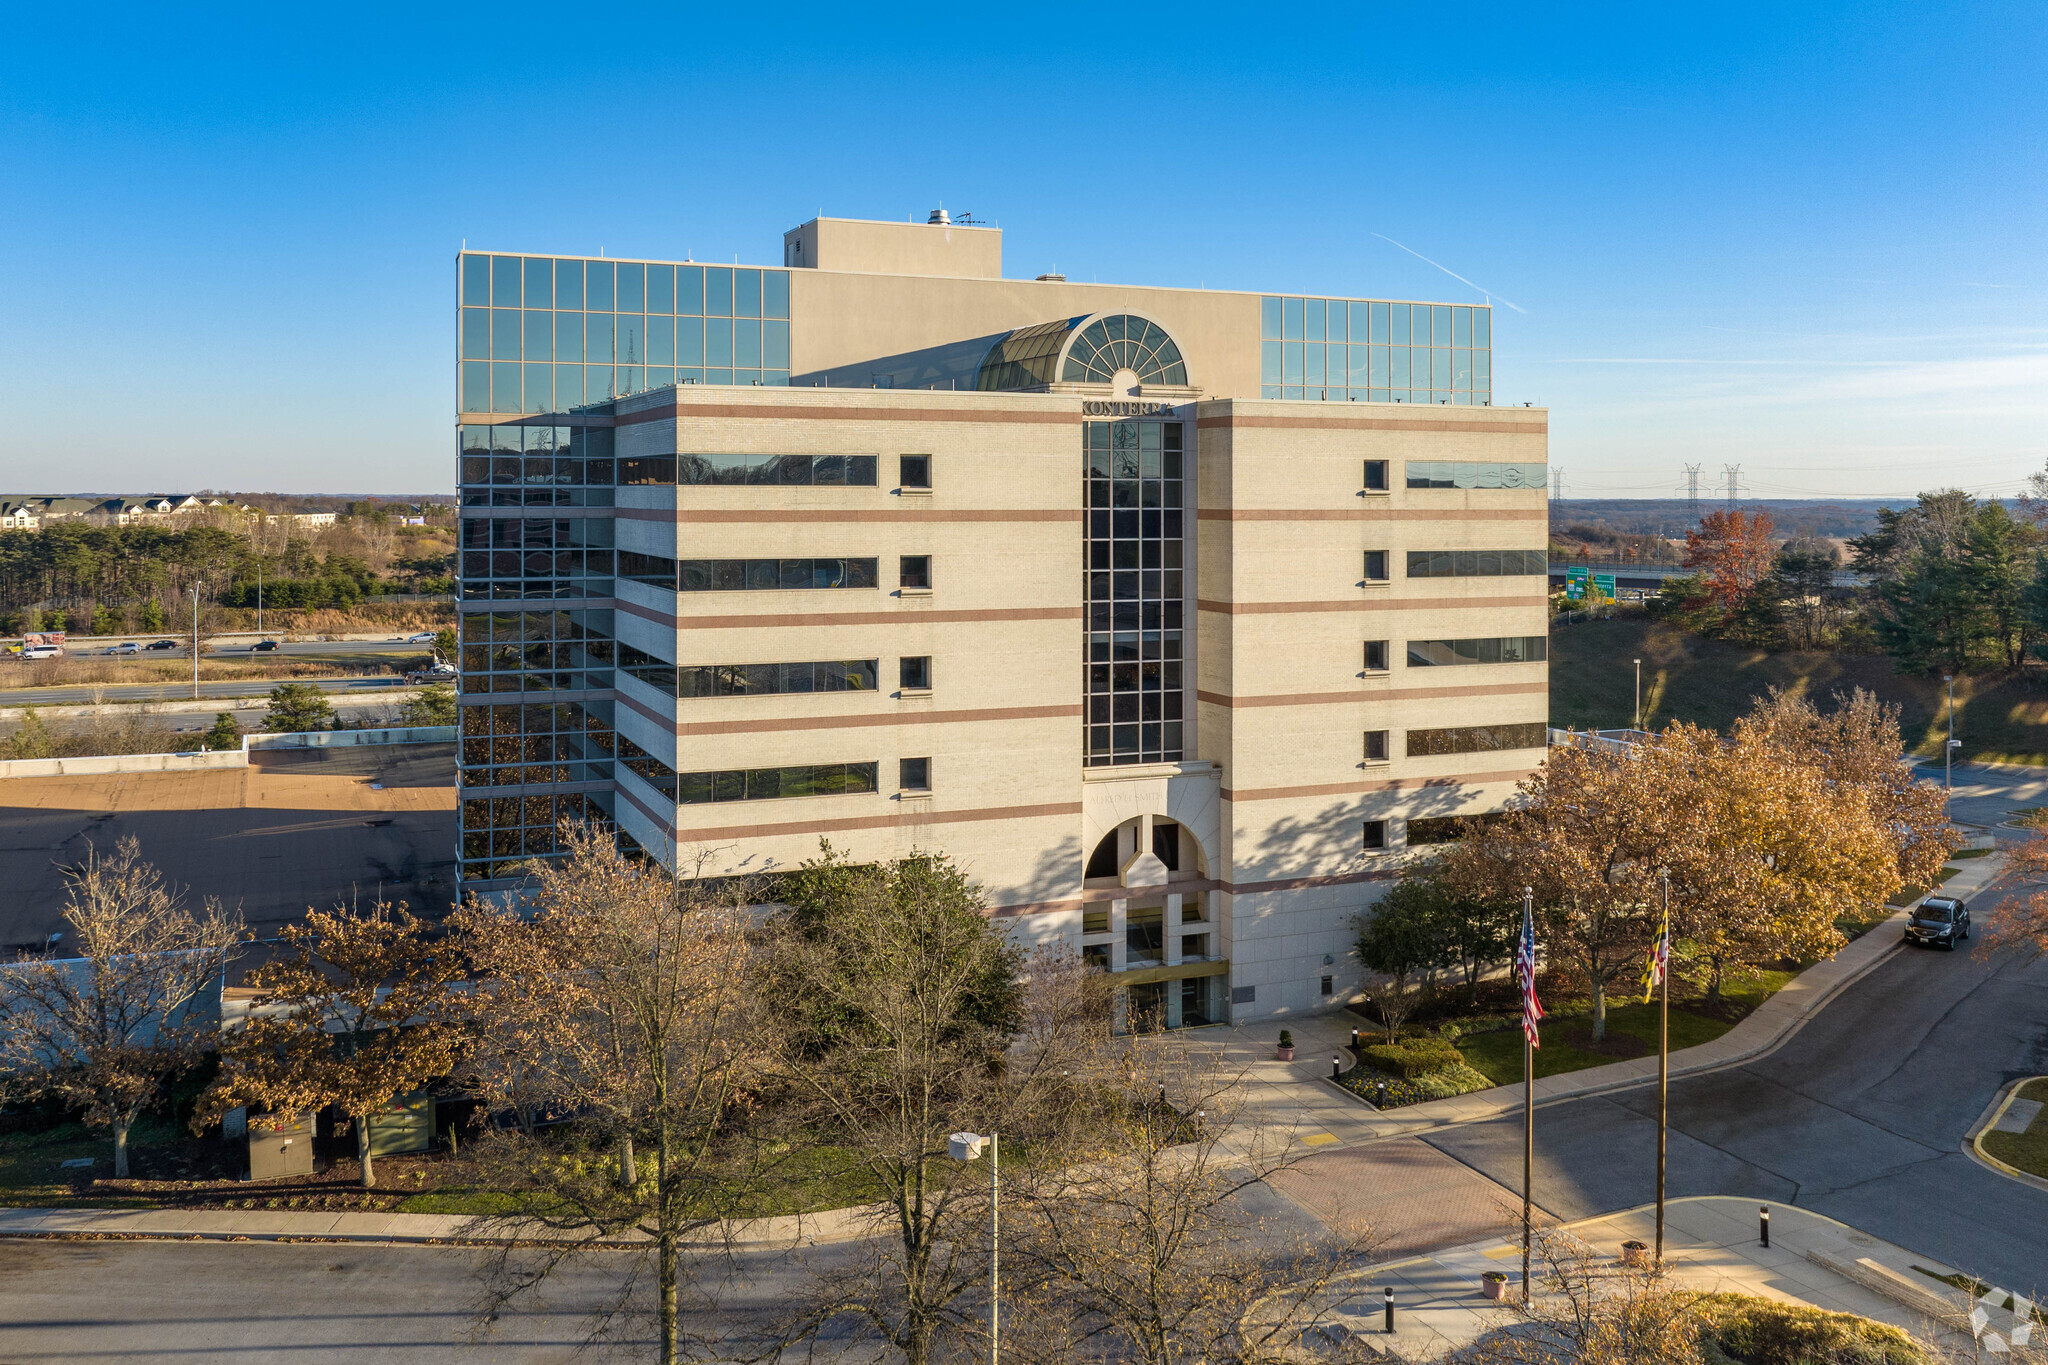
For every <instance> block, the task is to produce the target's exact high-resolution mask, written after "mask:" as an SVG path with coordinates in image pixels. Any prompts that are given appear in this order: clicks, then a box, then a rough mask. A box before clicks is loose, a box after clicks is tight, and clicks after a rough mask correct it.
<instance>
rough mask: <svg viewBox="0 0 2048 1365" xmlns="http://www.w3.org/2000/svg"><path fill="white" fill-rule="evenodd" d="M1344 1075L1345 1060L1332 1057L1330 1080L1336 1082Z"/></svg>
mask: <svg viewBox="0 0 2048 1365" xmlns="http://www.w3.org/2000/svg"><path fill="white" fill-rule="evenodd" d="M1343 1074H1344V1059H1343V1058H1342V1057H1332V1058H1330V1079H1331V1080H1333V1081H1334V1080H1336V1079H1337V1078H1338V1077H1340V1076H1342V1075H1343Z"/></svg>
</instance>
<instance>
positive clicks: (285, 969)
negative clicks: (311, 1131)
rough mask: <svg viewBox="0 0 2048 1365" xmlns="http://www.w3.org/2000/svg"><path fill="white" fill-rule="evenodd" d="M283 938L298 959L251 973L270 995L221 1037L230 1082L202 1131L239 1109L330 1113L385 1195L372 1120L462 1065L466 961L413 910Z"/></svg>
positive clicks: (311, 925) (210, 1103) (291, 929)
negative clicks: (459, 1005)
mask: <svg viewBox="0 0 2048 1365" xmlns="http://www.w3.org/2000/svg"><path fill="white" fill-rule="evenodd" d="M278 938H279V939H280V940H281V941H282V942H283V944H284V945H285V947H286V948H288V949H289V950H291V955H290V956H289V957H285V958H281V959H278V960H277V961H273V962H266V963H264V964H263V965H262V966H260V967H258V968H256V969H255V970H254V971H252V972H251V973H249V984H250V985H251V986H254V987H256V988H257V989H258V990H259V991H260V992H261V995H260V996H259V998H258V999H257V1001H256V1004H255V1006H254V1008H252V1010H251V1012H250V1014H249V1016H248V1018H247V1019H246V1020H245V1021H243V1022H242V1023H241V1024H240V1025H239V1026H238V1027H234V1028H230V1029H227V1030H225V1031H224V1032H223V1033H222V1035H221V1049H220V1050H221V1074H220V1076H219V1077H218V1078H217V1079H216V1080H215V1081H214V1084H213V1086H212V1087H211V1088H210V1089H209V1090H208V1092H207V1096H206V1103H205V1104H204V1105H202V1107H201V1109H200V1111H199V1112H198V1113H197V1114H195V1115H194V1116H193V1122H194V1123H195V1124H198V1123H201V1122H205V1121H209V1120H211V1119H212V1118H216V1117H218V1116H219V1115H220V1114H221V1113H222V1112H224V1111H225V1110H227V1109H231V1108H234V1107H235V1106H237V1105H244V1104H255V1105H262V1106H265V1107H268V1108H271V1109H276V1110H283V1111H286V1112H291V1113H297V1112H301V1111H304V1110H307V1109H321V1108H325V1107H327V1106H329V1105H332V1106H333V1107H334V1108H336V1109H337V1110H339V1111H340V1112H341V1113H342V1114H344V1115H346V1116H347V1118H348V1121H349V1123H350V1125H351V1126H352V1127H353V1128H354V1129H355V1135H356V1155H357V1157H358V1158H359V1160H360V1161H361V1164H362V1173H363V1184H364V1186H365V1187H372V1186H374V1185H375V1184H376V1183H377V1181H376V1167H375V1165H374V1164H373V1162H372V1159H371V1154H370V1134H369V1118H370V1116H371V1115H372V1114H375V1113H378V1112H380V1111H382V1110H383V1108H384V1107H385V1106H386V1105H387V1104H389V1103H390V1102H391V1101H392V1099H393V1098H394V1097H396V1096H398V1095H402V1094H405V1093H407V1092H408V1091H412V1090H416V1089H418V1088H419V1087H421V1086H423V1085H426V1084H428V1083H429V1082H431V1081H435V1080H439V1079H440V1078H441V1077H443V1076H446V1075H447V1074H448V1073H449V1072H450V1071H451V1070H453V1069H454V1066H455V1063H456V1060H457V1058H458V1057H459V1056H460V1045H461V1041H462V1030H461V1027H460V1026H459V1025H458V1024H457V1023H456V1022H455V1021H454V1019H453V1018H452V1015H451V1009H450V999H451V995H452V994H453V991H452V989H451V987H452V986H453V984H454V983H455V982H457V981H459V980H460V979H461V977H462V974H463V964H462V960H461V958H460V956H459V955H458V954H457V953H455V952H454V951H453V950H452V949H451V947H450V945H449V944H448V943H447V942H446V941H445V940H444V939H442V938H440V937H438V936H437V935H435V934H434V933H433V932H432V928H431V926H429V925H427V924H425V923H424V922H422V921H421V920H419V919H417V918H415V917H414V916H413V915H412V914H411V913H410V912H408V911H407V909H406V908H405V906H404V905H403V904H392V903H390V902H387V901H379V902H377V904H376V905H374V906H372V907H371V908H370V910H369V911H367V912H359V911H357V910H354V909H352V908H347V907H337V908H336V909H334V910H331V911H320V910H311V911H308V912H307V914H306V919H305V922H304V923H302V924H289V925H286V926H285V927H284V928H283V929H282V930H281V931H279V934H278Z"/></svg>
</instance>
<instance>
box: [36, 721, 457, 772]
mask: <svg viewBox="0 0 2048 1365" xmlns="http://www.w3.org/2000/svg"><path fill="white" fill-rule="evenodd" d="M454 742H455V727H454V726H452V725H421V726H413V727H410V728H405V727H399V728H391V729H384V730H314V731H311V732H309V733H307V734H300V735H290V734H284V735H244V736H242V747H241V748H239V749H227V750H224V751H221V752H217V753H216V752H213V751H210V750H208V751H204V752H200V753H188V754H107V755H103V756H101V757H97V758H16V759H10V760H7V761H5V762H0V780H5V779H7V778H10V777H83V776H88V775H94V774H104V773H185V772H194V771H196V770H198V769H201V768H246V767H248V766H249V751H250V750H252V749H347V748H354V747H356V746H358V745H365V744H453V743H454Z"/></svg>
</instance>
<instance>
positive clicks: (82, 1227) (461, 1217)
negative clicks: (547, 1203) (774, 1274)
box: [0, 1205, 886, 1251]
mask: <svg viewBox="0 0 2048 1365" xmlns="http://www.w3.org/2000/svg"><path fill="white" fill-rule="evenodd" d="M884 1212H886V1209H884V1208H883V1207H882V1206H879V1205H877V1206H867V1207H860V1208H851V1209H829V1210H826V1211H825V1212H822V1213H806V1214H795V1215H791V1216H788V1217H781V1218H757V1219H752V1220H749V1221H748V1222H745V1223H740V1224H735V1225H734V1227H733V1229H732V1244H733V1246H735V1247H736V1248H740V1249H743V1250H753V1249H762V1250H778V1249H786V1248H790V1247H798V1246H814V1245H818V1244H821V1243H826V1242H843V1241H851V1240H855V1239H857V1238H861V1237H865V1236H868V1235H870V1234H871V1232H872V1227H873V1220H874V1218H875V1217H876V1216H877V1215H878V1214H881V1213H884ZM0 1237H87V1238H96V1237H146V1238H161V1239H168V1240H193V1241H217V1242H370V1243H398V1244H429V1245H435V1246H494V1245H500V1244H503V1243H506V1242H515V1243H518V1242H528V1243H540V1242H581V1241H585V1240H588V1239H586V1238H583V1237H580V1236H576V1235H573V1234H569V1233H564V1232H559V1231H556V1230H554V1229H551V1228H546V1227H541V1226H537V1225H530V1224H529V1225H510V1224H505V1223H501V1222H497V1221H495V1220H480V1219H476V1218H472V1217H470V1216H469V1215H467V1214H439V1213H290V1212H284V1211H272V1210H263V1209H0ZM646 1240H647V1239H646V1238H644V1237H642V1236H639V1235H631V1236H627V1237H624V1238H620V1239H617V1240H616V1241H609V1242H593V1245H596V1246H600V1247H606V1248H609V1249H614V1250H621V1251H630V1250H637V1249H638V1248H639V1246H640V1245H641V1244H643V1243H644V1242H645V1241H646ZM690 1240H692V1241H697V1242H711V1241H716V1240H718V1239H716V1238H714V1237H711V1236H700V1237H695V1238H692V1239H690Z"/></svg>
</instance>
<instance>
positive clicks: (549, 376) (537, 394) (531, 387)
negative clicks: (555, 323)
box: [519, 313, 555, 412]
mask: <svg viewBox="0 0 2048 1365" xmlns="http://www.w3.org/2000/svg"><path fill="white" fill-rule="evenodd" d="M540 316H541V317H546V316H547V314H546V313H542V314H540ZM554 386H555V367H554V366H552V365H534V364H531V363H529V364H528V365H527V367H526V396H525V400H524V401H523V402H522V403H521V404H520V405H519V410H520V411H521V412H546V411H548V410H549V409H550V408H552V407H553V406H554V401H555V395H554Z"/></svg>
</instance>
